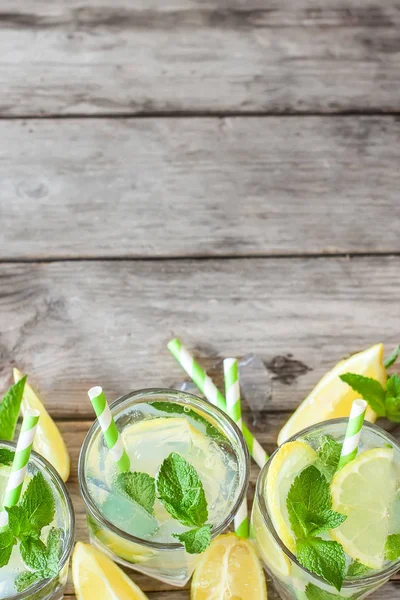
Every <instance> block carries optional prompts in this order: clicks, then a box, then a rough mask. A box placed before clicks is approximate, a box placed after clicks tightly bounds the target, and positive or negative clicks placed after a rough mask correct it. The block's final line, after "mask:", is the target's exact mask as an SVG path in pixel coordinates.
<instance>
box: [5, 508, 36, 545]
mask: <svg viewBox="0 0 400 600" xmlns="http://www.w3.org/2000/svg"><path fill="white" fill-rule="evenodd" d="M6 511H7V512H8V526H9V528H10V530H11V532H12V534H13V535H14V536H15V537H17V538H23V537H24V536H30V535H31V534H32V533H33V532H34V529H32V525H31V523H30V521H29V518H28V514H27V512H26V511H25V509H24V508H23V507H22V506H11V507H7V508H6Z"/></svg>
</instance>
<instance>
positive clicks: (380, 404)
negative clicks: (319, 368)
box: [340, 373, 386, 417]
mask: <svg viewBox="0 0 400 600" xmlns="http://www.w3.org/2000/svg"><path fill="white" fill-rule="evenodd" d="M340 379H341V380H342V381H344V382H345V383H347V384H348V385H349V386H350V387H351V388H353V390H355V391H356V392H358V393H359V394H360V396H361V397H362V398H364V400H366V401H367V402H368V404H369V405H370V407H371V408H372V410H373V411H374V412H376V414H377V415H378V417H384V416H386V409H385V390H384V389H383V387H382V385H381V384H380V383H379V381H377V380H376V379H371V378H370V377H364V376H363V375H356V374H355V373H345V374H344V375H340Z"/></svg>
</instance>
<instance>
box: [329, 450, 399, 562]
mask: <svg viewBox="0 0 400 600" xmlns="http://www.w3.org/2000/svg"><path fill="white" fill-rule="evenodd" d="M331 493H332V508H333V510H336V511H337V512H340V513H342V514H344V515H346V516H347V519H346V521H344V523H343V524H342V525H340V527H337V528H336V529H332V530H331V532H330V533H331V536H332V538H333V539H334V540H336V541H337V542H339V544H341V545H342V546H343V549H344V551H345V552H346V553H347V554H348V555H349V556H350V557H351V558H353V559H354V560H358V561H360V562H361V563H362V564H363V565H366V566H367V567H370V568H371V569H380V568H381V567H382V565H383V562H384V547H385V542H386V538H387V536H388V533H389V519H390V516H391V514H390V513H391V507H392V505H393V502H394V500H395V494H396V478H395V472H394V466H393V450H392V449H389V448H374V449H373V450H367V451H366V452H363V453H361V454H359V455H358V456H357V457H356V458H355V459H354V460H352V461H351V462H350V463H348V464H347V465H346V466H344V467H343V468H342V469H341V470H340V471H338V473H337V474H336V475H335V477H334V478H333V480H332V483H331Z"/></svg>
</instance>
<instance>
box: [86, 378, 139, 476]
mask: <svg viewBox="0 0 400 600" xmlns="http://www.w3.org/2000/svg"><path fill="white" fill-rule="evenodd" d="M88 396H89V398H90V401H91V403H92V404H93V408H94V412H95V413H96V416H97V420H98V421H99V425H100V427H101V430H102V432H103V434H104V439H105V440H106V444H107V446H108V448H109V450H110V452H111V456H112V457H113V460H114V462H115V463H116V465H117V467H118V469H119V471H120V472H121V473H123V472H125V471H129V470H130V468H131V461H130V460H129V456H128V454H127V452H126V450H125V447H124V444H123V442H122V439H121V436H120V435H119V431H118V429H117V426H116V424H115V421H114V418H113V416H112V414H111V410H110V407H109V406H108V404H107V400H106V397H105V395H104V392H103V388H102V387H100V386H99V385H96V386H95V387H92V388H90V390H89V391H88Z"/></svg>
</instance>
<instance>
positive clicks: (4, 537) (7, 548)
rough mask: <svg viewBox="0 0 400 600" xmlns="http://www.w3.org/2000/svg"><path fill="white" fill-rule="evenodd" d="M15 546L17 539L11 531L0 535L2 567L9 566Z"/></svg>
mask: <svg viewBox="0 0 400 600" xmlns="http://www.w3.org/2000/svg"><path fill="white" fill-rule="evenodd" d="M14 544H15V538H14V536H13V534H12V533H11V531H10V530H9V529H5V530H3V531H2V532H1V533H0V567H4V566H5V565H7V564H8V561H9V560H10V557H11V552H12V549H13V547H14Z"/></svg>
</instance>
